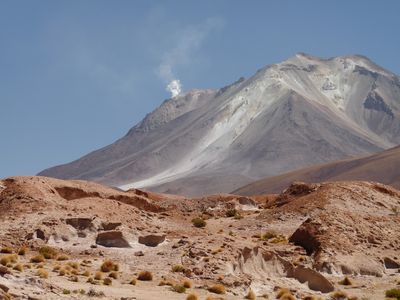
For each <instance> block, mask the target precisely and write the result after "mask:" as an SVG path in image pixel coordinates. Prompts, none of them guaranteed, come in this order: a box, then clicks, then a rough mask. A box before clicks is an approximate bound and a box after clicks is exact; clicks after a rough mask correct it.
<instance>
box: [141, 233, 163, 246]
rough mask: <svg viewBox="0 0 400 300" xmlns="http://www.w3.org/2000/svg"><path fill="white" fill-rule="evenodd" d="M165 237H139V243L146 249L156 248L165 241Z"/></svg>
mask: <svg viewBox="0 0 400 300" xmlns="http://www.w3.org/2000/svg"><path fill="white" fill-rule="evenodd" d="M165 237H166V235H155V234H150V235H145V236H139V243H140V244H144V245H146V246H147V247H157V246H158V245H159V244H161V243H162V242H164V241H165Z"/></svg>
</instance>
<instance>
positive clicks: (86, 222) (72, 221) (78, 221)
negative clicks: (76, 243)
mask: <svg viewBox="0 0 400 300" xmlns="http://www.w3.org/2000/svg"><path fill="white" fill-rule="evenodd" d="M65 222H66V223H67V224H68V225H71V226H72V227H74V228H75V229H76V230H85V229H89V230H92V229H94V225H93V223H92V219H91V218H68V219H65Z"/></svg>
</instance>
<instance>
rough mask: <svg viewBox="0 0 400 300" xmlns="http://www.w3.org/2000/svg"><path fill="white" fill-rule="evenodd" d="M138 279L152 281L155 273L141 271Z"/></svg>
mask: <svg viewBox="0 0 400 300" xmlns="http://www.w3.org/2000/svg"><path fill="white" fill-rule="evenodd" d="M137 279H138V280H140V281H152V280H153V274H152V273H151V272H149V271H141V272H140V273H139V275H138V276H137Z"/></svg>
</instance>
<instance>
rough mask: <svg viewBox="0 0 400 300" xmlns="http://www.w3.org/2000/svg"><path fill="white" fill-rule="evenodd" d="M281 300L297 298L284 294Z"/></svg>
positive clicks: (294, 299)
mask: <svg viewBox="0 0 400 300" xmlns="http://www.w3.org/2000/svg"><path fill="white" fill-rule="evenodd" d="M279 300H296V297H295V296H293V295H292V294H283V295H282V296H281V297H280V298H279Z"/></svg>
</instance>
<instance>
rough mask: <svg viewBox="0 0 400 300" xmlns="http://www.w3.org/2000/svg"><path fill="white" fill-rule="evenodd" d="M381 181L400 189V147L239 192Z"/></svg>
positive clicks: (258, 183) (287, 175)
mask: <svg viewBox="0 0 400 300" xmlns="http://www.w3.org/2000/svg"><path fill="white" fill-rule="evenodd" d="M340 180H369V181H378V182H382V183H384V184H388V185H391V186H393V187H395V188H400V147H395V148H391V149H389V150H386V151H383V152H379V153H377V154H373V155H370V156H365V157H361V158H355V159H347V160H343V161H338V162H333V163H328V164H323V165H317V166H312V167H309V168H305V169H300V170H296V171H293V172H289V173H285V174H282V175H278V176H274V177H268V178H264V179H261V180H257V181H255V182H252V183H250V184H248V185H246V186H244V187H241V188H239V189H237V190H235V191H234V192H233V193H236V194H239V195H255V194H266V193H279V192H281V191H282V190H283V189H284V188H286V187H287V186H288V185H289V184H291V183H292V182H294V181H306V182H323V181H340Z"/></svg>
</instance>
